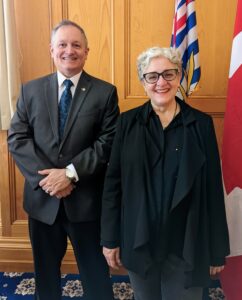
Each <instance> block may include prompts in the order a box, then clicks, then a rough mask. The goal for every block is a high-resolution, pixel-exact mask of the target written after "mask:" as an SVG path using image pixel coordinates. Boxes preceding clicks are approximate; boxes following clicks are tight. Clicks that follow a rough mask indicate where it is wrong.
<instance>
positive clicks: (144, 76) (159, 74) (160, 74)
mask: <svg viewBox="0 0 242 300" xmlns="http://www.w3.org/2000/svg"><path fill="white" fill-rule="evenodd" d="M167 71H176V74H175V75H174V78H172V79H166V78H165V77H164V73H166V72H167ZM178 73H179V70H178V69H167V70H164V71H163V72H161V73H158V72H149V73H145V74H143V78H144V80H145V81H146V82H147V83H149V84H154V83H156V82H157V81H158V80H159V78H160V76H162V78H163V79H164V80H165V81H172V80H174V79H176V76H177V74H178ZM148 74H157V75H158V77H157V80H156V81H154V82H149V81H147V79H146V76H147V75H148Z"/></svg>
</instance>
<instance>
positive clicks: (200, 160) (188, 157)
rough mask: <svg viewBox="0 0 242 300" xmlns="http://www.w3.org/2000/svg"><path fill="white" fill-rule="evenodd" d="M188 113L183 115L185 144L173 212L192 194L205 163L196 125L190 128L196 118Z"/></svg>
mask: <svg viewBox="0 0 242 300" xmlns="http://www.w3.org/2000/svg"><path fill="white" fill-rule="evenodd" d="M187 112H188V114H187V113H186V112H185V113H184V115H183V124H184V142H183V149H182V154H181V160H180V166H179V171H178V177H177V182H176V186H175V191H174V195H173V199H172V205H171V210H172V209H174V207H176V206H177V205H178V204H179V202H180V201H182V200H183V199H184V197H185V196H186V195H187V194H188V193H189V192H190V190H191V188H192V185H193V183H194V181H195V180H196V176H197V174H198V172H199V170H200V169H201V168H202V166H203V165H204V163H205V156H204V154H203V152H202V150H201V147H200V146H199V136H198V133H196V130H195V126H196V124H190V126H188V125H189V123H191V122H193V121H195V118H194V116H193V113H192V112H191V111H189V110H187ZM186 115H187V116H186Z"/></svg>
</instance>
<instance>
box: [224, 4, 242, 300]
mask: <svg viewBox="0 0 242 300" xmlns="http://www.w3.org/2000/svg"><path fill="white" fill-rule="evenodd" d="M222 170H223V178H224V186H225V194H226V199H225V206H226V213H227V220H228V227H229V239H230V252H231V254H230V256H229V257H228V258H227V260H226V266H225V269H224V271H223V272H222V273H221V277H220V280H221V284H222V288H223V290H224V293H225V296H226V299H227V300H241V299H242V0H238V5H237V15H236V20H235V28H234V38H233V43H232V53H231V62H230V70H229V83H228V95H227V103H226V111H225V119H224V136H223V147H222Z"/></svg>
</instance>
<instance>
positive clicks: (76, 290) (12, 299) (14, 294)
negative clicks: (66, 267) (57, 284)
mask: <svg viewBox="0 0 242 300" xmlns="http://www.w3.org/2000/svg"><path fill="white" fill-rule="evenodd" d="M111 279H112V282H113V291H114V298H115V299H118V300H134V295H133V290H132V288H131V286H130V283H129V279H128V276H116V275H115V276H112V278H111ZM34 289H35V282H34V277H33V273H15V272H11V273H6V272H5V273H2V272H0V300H20V299H22V300H33V295H34ZM82 296H83V288H82V285H81V282H80V281H79V279H78V275H74V274H68V275H67V274H63V275H62V299H63V300H70V299H73V300H74V299H76V300H78V299H80V300H81V299H82V298H83V297H82ZM222 299H225V298H224V295H223V291H222V289H221V288H220V286H219V282H218V281H213V282H211V287H210V288H209V289H205V290H204V296H203V300H222ZM97 300H98V299H97Z"/></svg>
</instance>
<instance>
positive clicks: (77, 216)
mask: <svg viewBox="0 0 242 300" xmlns="http://www.w3.org/2000/svg"><path fill="white" fill-rule="evenodd" d="M118 115H119V108H118V97H117V90H116V88H115V86H113V85H111V84H109V83H107V82H104V81H102V80H99V79H97V78H94V77H92V76H90V75H88V74H87V73H86V72H84V71H83V72H82V75H81V77H80V80H79V83H78V85H77V88H76V91H75V95H74V97H73V99H72V103H71V107H70V111H69V115H68V119H67V122H66V127H65V131H64V136H63V139H62V141H61V142H60V141H59V134H58V83H57V74H56V73H55V74H51V75H48V76H45V77H43V78H39V79H36V80H33V81H30V82H29V83H27V84H25V85H23V86H22V90H21V94H20V97H19V100H18V103H17V110H16V112H15V114H14V117H13V119H12V122H11V126H10V129H9V135H8V145H9V151H10V152H11V154H12V155H13V157H14V160H15V161H16V164H17V165H18V167H19V169H20V171H21V172H22V174H23V175H24V177H25V186H24V209H25V210H26V212H27V213H28V214H29V216H30V217H32V218H34V219H36V220H39V221H42V222H44V223H47V224H53V222H54V221H55V218H56V215H57V212H58V208H59V204H60V201H64V206H65V210H66V214H67V216H68V219H69V220H70V221H73V222H80V221H93V220H97V219H98V218H100V209H101V193H102V186H103V180H104V173H105V170H106V166H107V163H108V160H109V155H110V151H111V145H112V140H113V136H114V133H115V126H116V120H117V117H118ZM71 163H72V164H73V165H74V167H75V169H76V171H77V174H78V176H79V181H78V182H77V184H76V188H75V189H74V190H73V191H72V193H71V195H70V196H68V197H67V198H65V199H63V200H59V199H57V198H56V197H51V196H50V195H49V194H47V193H45V192H44V191H43V190H42V189H41V188H40V187H39V182H40V180H41V179H42V178H43V176H41V175H39V174H38V170H42V169H49V168H65V167H66V166H67V165H69V164H71Z"/></svg>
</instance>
